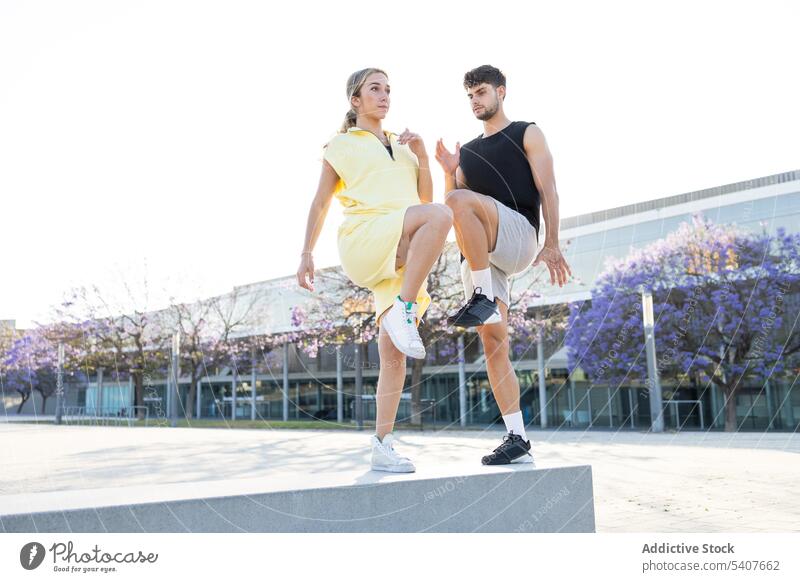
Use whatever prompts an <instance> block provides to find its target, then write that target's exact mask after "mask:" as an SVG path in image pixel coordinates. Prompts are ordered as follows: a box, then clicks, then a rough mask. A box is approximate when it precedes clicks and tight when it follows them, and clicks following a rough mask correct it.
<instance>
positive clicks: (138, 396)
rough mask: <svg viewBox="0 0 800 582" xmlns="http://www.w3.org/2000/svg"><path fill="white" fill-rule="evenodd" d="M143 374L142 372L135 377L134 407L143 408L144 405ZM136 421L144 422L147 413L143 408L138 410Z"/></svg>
mask: <svg viewBox="0 0 800 582" xmlns="http://www.w3.org/2000/svg"><path fill="white" fill-rule="evenodd" d="M142 384H143V382H142V374H141V372H136V373H135V374H134V375H133V395H134V396H133V405H134V406H142V405H144V394H143V392H144V386H143V385H142ZM135 410H136V419H137V420H144V413H145V411H144V410H143V409H141V408H136V409H135Z"/></svg>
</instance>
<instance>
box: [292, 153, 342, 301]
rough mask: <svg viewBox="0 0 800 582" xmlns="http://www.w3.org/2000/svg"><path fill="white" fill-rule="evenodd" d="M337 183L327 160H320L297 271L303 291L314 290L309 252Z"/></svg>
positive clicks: (333, 171)
mask: <svg viewBox="0 0 800 582" xmlns="http://www.w3.org/2000/svg"><path fill="white" fill-rule="evenodd" d="M338 182H339V175H338V174H337V173H336V171H335V170H334V169H333V166H331V165H330V164H329V163H328V162H327V160H322V173H321V174H320V177H319V185H318V186H317V195H316V196H314V200H313V201H312V202H311V209H310V210H309V211H308V222H307V223H306V238H305V243H304V244H303V252H302V255H301V257H300V267H299V268H298V269H297V282H298V283H299V284H300V286H301V287H303V288H304V289H308V290H309V291H313V290H314V259H313V257H312V255H311V252H312V251H313V250H314V245H315V244H316V243H317V238H319V233H320V232H321V231H322V226H323V225H324V224H325V217H326V216H327V214H328V208H330V205H331V200H332V199H333V193H334V191H335V190H336V185H337V184H338Z"/></svg>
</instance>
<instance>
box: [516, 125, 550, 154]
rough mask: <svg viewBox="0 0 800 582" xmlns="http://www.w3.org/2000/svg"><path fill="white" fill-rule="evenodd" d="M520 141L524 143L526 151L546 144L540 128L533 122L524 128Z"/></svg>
mask: <svg viewBox="0 0 800 582" xmlns="http://www.w3.org/2000/svg"><path fill="white" fill-rule="evenodd" d="M522 143H524V144H525V150H526V151H534V150H537V149H539V148H541V147H545V146H546V145H547V141H546V140H545V138H544V132H543V131H542V128H540V127H539V126H538V125H536V124H535V123H529V124H528V127H526V128H525V134H524V135H523V136H522Z"/></svg>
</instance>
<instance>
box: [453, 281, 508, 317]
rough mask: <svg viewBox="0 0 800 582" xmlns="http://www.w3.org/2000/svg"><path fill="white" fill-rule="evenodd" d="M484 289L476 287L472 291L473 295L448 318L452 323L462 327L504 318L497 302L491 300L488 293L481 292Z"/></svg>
mask: <svg viewBox="0 0 800 582" xmlns="http://www.w3.org/2000/svg"><path fill="white" fill-rule="evenodd" d="M481 291H483V289H481V288H480V287H476V288H475V290H474V291H473V292H472V297H470V298H469V301H467V303H466V304H465V305H463V306H462V307H461V309H459V310H458V311H457V312H455V313H454V314H453V315H451V316H450V317H448V318H447V323H449V324H450V325H459V326H461V327H474V326H477V325H483V324H484V323H498V322H500V321H502V320H503V318H502V316H501V315H500V308H498V307H497V302H496V301H494V300H492V301H490V300H489V298H488V297H486V295H484V294H483V293H481Z"/></svg>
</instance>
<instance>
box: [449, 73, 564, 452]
mask: <svg viewBox="0 0 800 582" xmlns="http://www.w3.org/2000/svg"><path fill="white" fill-rule="evenodd" d="M464 88H465V89H466V90H467V97H468V98H469V102H470V106H471V107H472V112H473V114H474V115H475V117H477V118H478V119H480V120H481V121H483V134H481V135H480V136H478V137H477V138H475V139H473V140H472V141H470V142H469V143H467V144H465V145H464V147H459V144H456V149H455V153H454V154H453V153H450V152H449V151H448V150H447V148H445V146H444V144H443V142H442V140H441V139H440V140H439V141H438V143H437V145H436V159H437V160H438V162H439V163H440V164H441V166H442V168H443V169H444V171H445V192H446V196H445V203H446V204H447V205H448V206H449V207H450V208H451V209H452V210H453V226H454V227H455V231H456V241H457V242H458V246H459V248H460V249H461V253H462V254H461V261H462V262H461V280H462V282H463V285H464V296H465V299H466V300H467V303H466V304H465V305H464V306H463V307H462V308H461V309H459V310H458V312H457V313H455V314H454V315H452V316H451V317H450V318H448V321H449V322H450V323H453V324H454V325H460V326H462V327H473V326H475V327H477V329H478V335H479V336H480V338H481V342H482V343H483V351H484V353H485V354H486V369H487V372H488V375H489V382H490V384H491V386H492V391H493V392H494V396H495V400H496V401H497V404H498V406H499V407H500V412H501V413H502V415H503V421H504V422H505V425H506V429H507V430H508V434H507V435H506V436H505V437H504V438H503V442H502V443H501V444H500V446H498V447H497V448H496V449H495V450H494V452H492V453H490V454H489V455H486V456H485V457H483V459H482V462H483V464H484V465H502V464H508V463H512V462H528V463H530V462H533V457H532V456H531V454H530V449H531V443H530V441H529V440H528V437H527V435H526V434H525V424H524V422H523V420H522V412H521V410H520V406H519V393H520V390H519V381H518V379H517V375H516V373H515V372H514V369H513V367H512V365H511V359H510V357H509V342H508V304H509V282H508V279H509V277H510V276H511V275H513V274H515V273H519V272H521V271H524V270H525V269H526V268H527V267H528V266H530V265H531V261H532V260H533V258H534V255H536V250H537V247H538V239H539V207H540V205H541V208H542V214H543V215H544V220H545V225H546V233H545V240H544V247H543V248H542V250H541V251H540V252H539V254H538V255H537V256H536V259H535V260H533V265H538V264H539V263H540V262H542V261H544V262H545V264H546V265H547V268H548V269H549V271H550V282H551V284H555V282H556V281H558V285H559V286H563V285H564V283H565V282H566V280H567V277H568V276H570V275H571V274H572V273H571V271H570V269H569V266H568V265H567V262H566V261H565V260H564V257H563V256H562V254H561V250H560V249H559V246H558V227H559V224H558V221H559V218H558V194H557V193H556V184H555V178H554V176H553V160H552V157H551V155H550V151H549V149H548V147H547V142H546V141H545V138H544V134H543V133H542V131H541V130H540V129H539V128H538V127H537V126H536V124H535V123H533V122H525V121H515V122H511V121H510V120H509V119H508V118H507V117H506V115H505V113H504V112H503V101H504V99H505V96H506V78H505V76H504V75H503V73H502V72H500V70H498V69H496V68H495V67H492V66H490V65H483V66H481V67H478V68H477V69H473V70H471V71H469V72H468V73H467V74H466V75H465V76H464Z"/></svg>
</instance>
